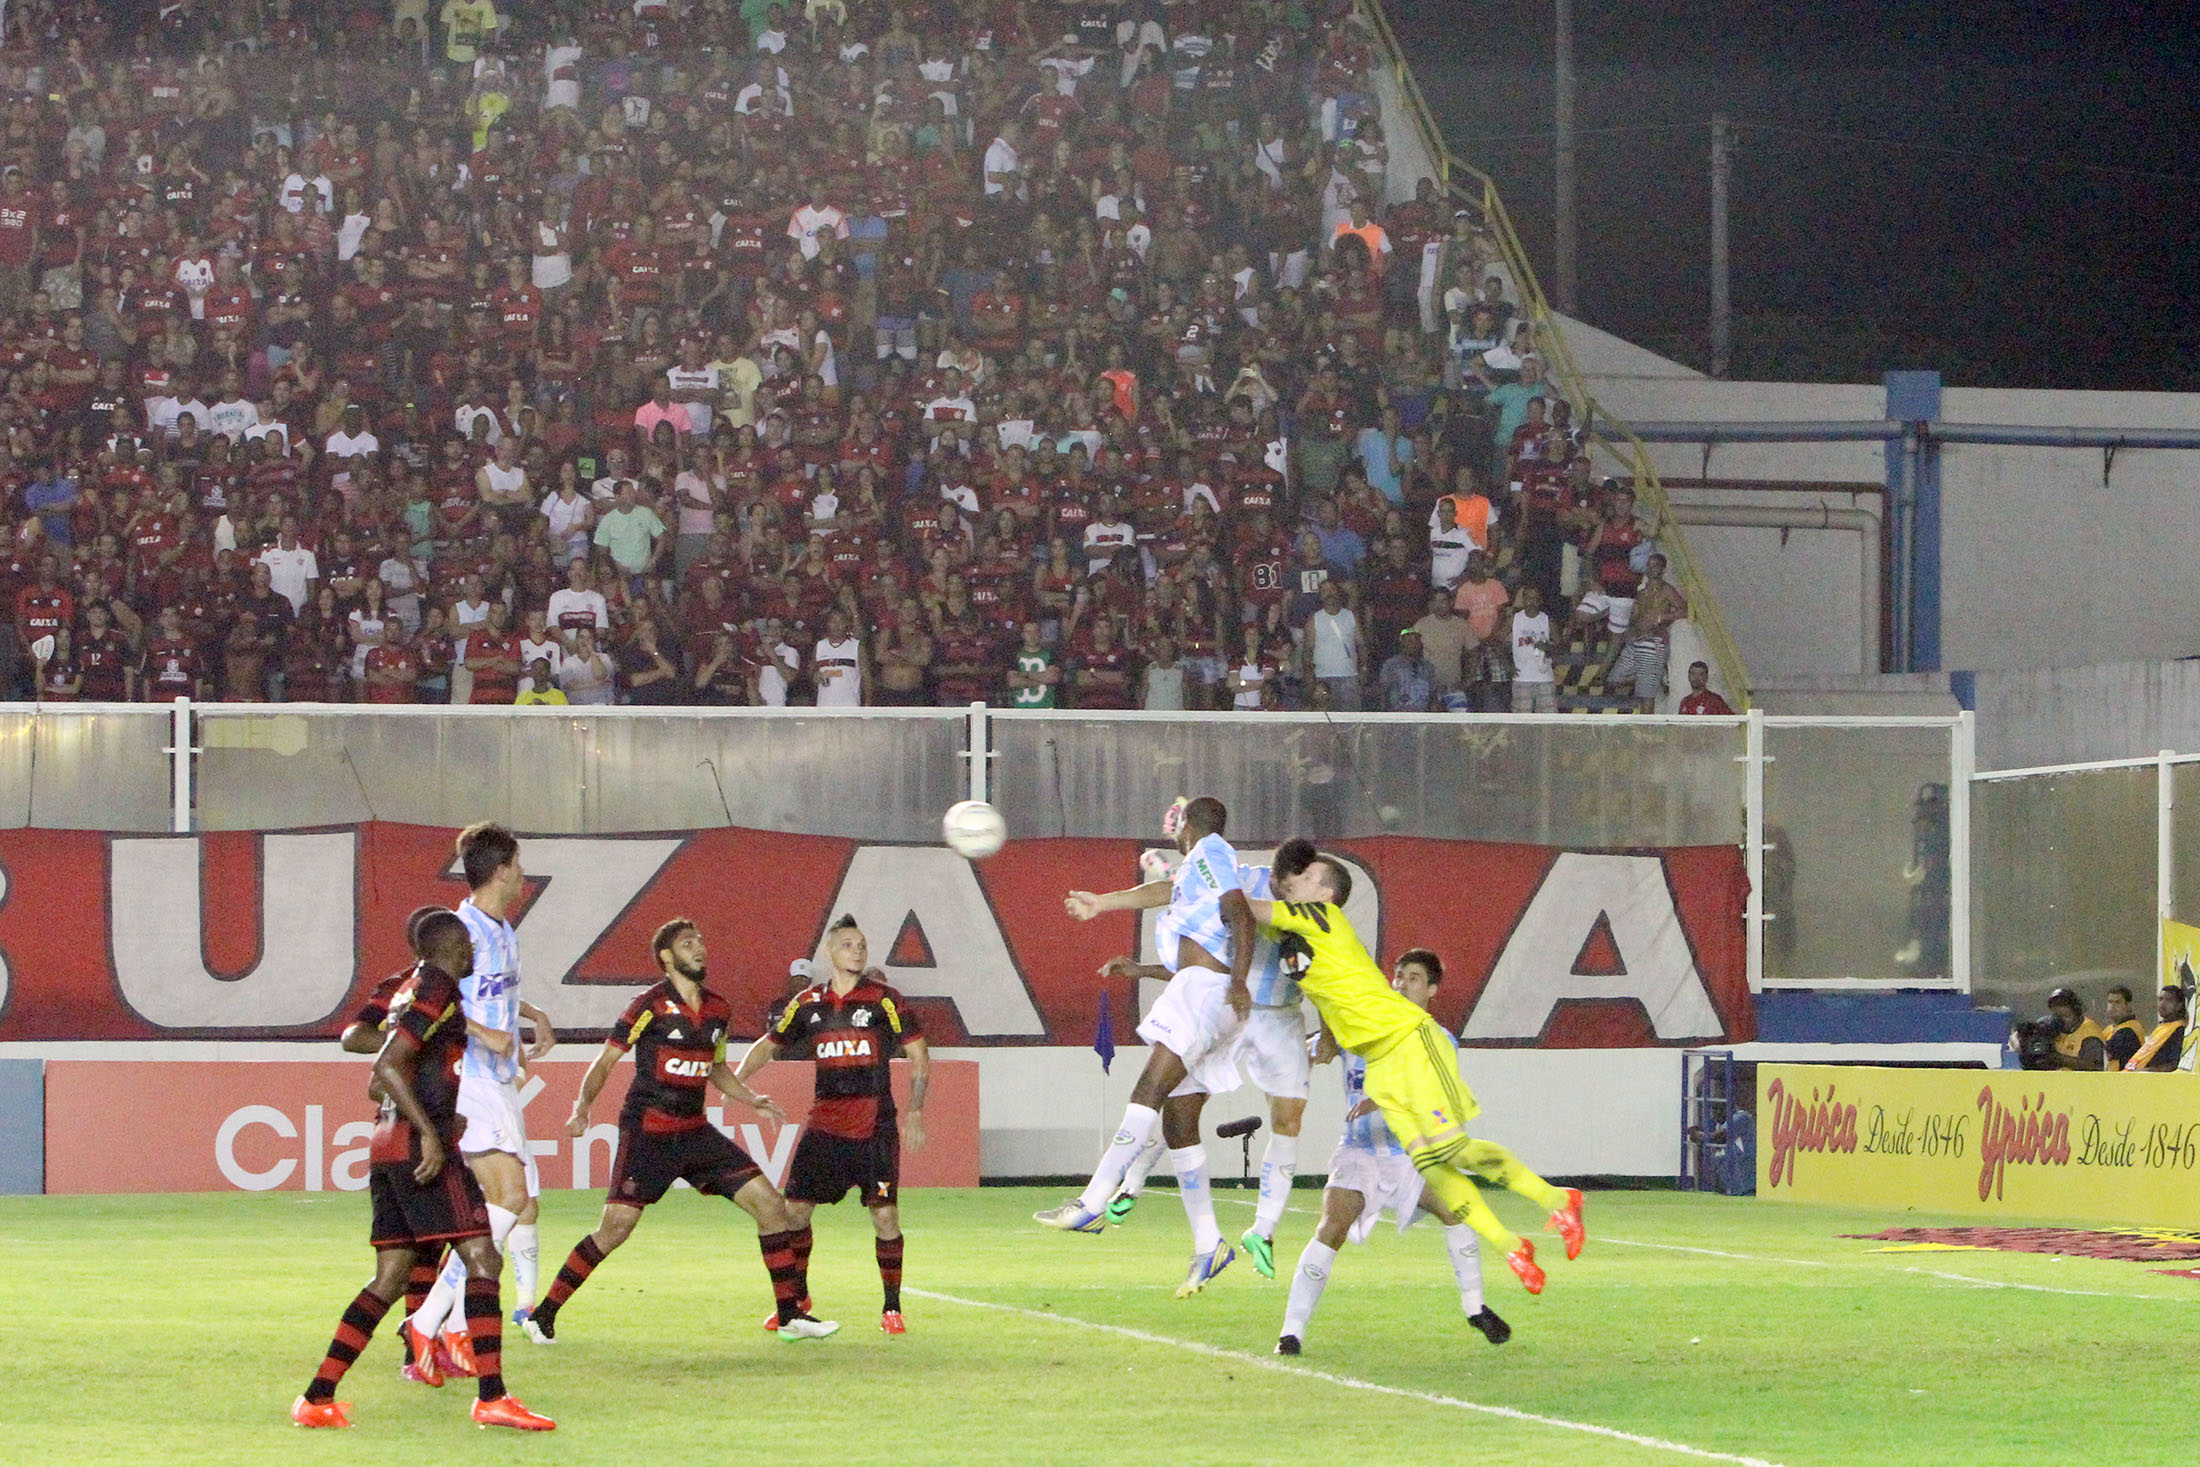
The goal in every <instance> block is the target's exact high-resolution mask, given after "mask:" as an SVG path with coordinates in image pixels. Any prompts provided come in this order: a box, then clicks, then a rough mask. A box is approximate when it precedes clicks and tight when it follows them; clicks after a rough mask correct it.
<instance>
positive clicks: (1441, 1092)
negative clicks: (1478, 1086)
mask: <svg viewBox="0 0 2200 1467" xmlns="http://www.w3.org/2000/svg"><path fill="white" fill-rule="evenodd" d="M1272 869H1273V871H1274V876H1275V890H1276V893H1277V895H1278V897H1279V898H1280V900H1277V901H1261V900H1256V899H1254V898H1250V897H1247V896H1246V895H1245V894H1244V893H1243V892H1240V891H1235V890H1232V891H1228V892H1225V893H1223V897H1222V915H1223V916H1224V918H1225V919H1227V918H1230V917H1231V916H1232V915H1233V913H1232V911H1231V908H1232V907H1233V906H1236V905H1238V904H1241V903H1242V904H1243V905H1244V907H1245V908H1246V909H1247V910H1249V911H1250V914H1251V916H1252V919H1253V921H1255V922H1257V923H1259V924H1260V925H1262V926H1263V927H1267V928H1270V929H1271V930H1273V931H1274V932H1275V934H1276V936H1277V939H1278V942H1279V944H1280V945H1281V947H1282V949H1283V954H1284V959H1285V962H1286V963H1287V964H1291V963H1293V960H1294V958H1295V959H1296V960H1297V962H1303V963H1304V964H1305V971H1304V972H1303V973H1301V974H1300V975H1299V988H1300V991H1301V992H1303V993H1304V994H1305V995H1306V997H1307V998H1308V999H1310V1000H1312V1002H1313V1005H1314V1008H1315V1011H1316V1012H1318V1013H1319V1014H1320V1015H1321V1019H1322V1026H1323V1027H1324V1028H1325V1029H1327V1030H1328V1032H1329V1034H1330V1036H1331V1037H1332V1038H1333V1039H1335V1041H1336V1043H1337V1047H1338V1048H1340V1049H1345V1050H1349V1051H1351V1052H1352V1053H1353V1054H1356V1055H1359V1056H1360V1057H1361V1058H1363V1059H1365V1060H1366V1061H1367V1098H1368V1099H1369V1100H1372V1101H1374V1102H1375V1104H1376V1106H1377V1108H1378V1109H1380V1110H1381V1111H1382V1113H1383V1119H1384V1120H1385V1121H1386V1122H1388V1123H1389V1125H1390V1130H1391V1134H1392V1135H1394V1136H1396V1137H1397V1138H1398V1143H1399V1144H1400V1145H1401V1146H1403V1147H1404V1148H1405V1149H1406V1154H1407V1155H1409V1156H1411V1157H1412V1158H1413V1165H1414V1166H1415V1167H1416V1168H1417V1169H1418V1170H1419V1171H1420V1173H1421V1176H1422V1177H1423V1178H1424V1179H1425V1180H1426V1181H1427V1183H1428V1187H1429V1190H1430V1191H1432V1192H1434V1193H1435V1194H1436V1195H1437V1197H1439V1198H1440V1199H1442V1201H1443V1202H1444V1204H1445V1205H1446V1206H1447V1207H1449V1208H1450V1209H1451V1210H1452V1211H1453V1212H1454V1213H1456V1214H1457V1215H1458V1216H1459V1217H1460V1218H1461V1219H1462V1220H1463V1221H1465V1222H1466V1223H1467V1225H1468V1226H1469V1227H1472V1228H1473V1229H1474V1230H1475V1231H1476V1232H1477V1233H1480V1234H1481V1235H1482V1236H1483V1237H1484V1238H1487V1239H1488V1240H1489V1241H1490V1242H1491V1243H1492V1244H1493V1245H1495V1247H1496V1248H1497V1251H1498V1252H1499V1253H1501V1254H1503V1255H1504V1256H1505V1262H1506V1264H1507V1265H1509V1266H1510V1267H1511V1269H1512V1271H1513V1273H1514V1275H1515V1276H1516V1277H1518V1278H1519V1280H1520V1282H1521V1283H1522V1285H1524V1286H1525V1287H1526V1288H1527V1290H1528V1292H1529V1293H1531V1294H1540V1293H1542V1292H1543V1270H1542V1268H1541V1267H1540V1266H1538V1265H1537V1263H1536V1261H1535V1245H1534V1244H1533V1243H1531V1242H1529V1241H1528V1240H1527V1239H1525V1238H1523V1237H1521V1236H1520V1235H1518V1234H1517V1233H1514V1232H1512V1231H1510V1230H1509V1229H1507V1228H1506V1227H1505V1225H1504V1224H1503V1223H1501V1222H1499V1221H1498V1220H1497V1215H1496V1214H1495V1213H1493V1212H1491V1211H1490V1209H1489V1206H1488V1204H1486V1203H1484V1202H1483V1201H1482V1194H1481V1192H1480V1190H1479V1189H1478V1188H1476V1186H1475V1185H1474V1182H1473V1180H1472V1179H1473V1178H1474V1177H1477V1176H1479V1177H1486V1178H1488V1179H1489V1180H1490V1181H1493V1182H1497V1183H1499V1184H1501V1185H1503V1186H1505V1187H1509V1188H1511V1189H1512V1190H1513V1191H1515V1192H1518V1193H1519V1194H1520V1195H1521V1196H1523V1197H1526V1198H1528V1199H1529V1200H1530V1201H1532V1202H1534V1203H1535V1204H1536V1205H1537V1206H1539V1207H1544V1208H1548V1209H1549V1210H1550V1213H1551V1226H1553V1227H1555V1228H1556V1229H1557V1230H1558V1232H1559V1236H1560V1237H1561V1238H1563V1239H1564V1240H1565V1244H1566V1256H1567V1257H1568V1258H1578V1257H1580V1256H1581V1245H1582V1243H1583V1241H1584V1240H1585V1239H1586V1237H1587V1234H1586V1232H1585V1231H1584V1230H1583V1227H1582V1222H1581V1194H1580V1193H1579V1192H1576V1191H1572V1190H1562V1189H1560V1188H1557V1187H1554V1186H1552V1185H1551V1184H1550V1183H1549V1182H1546V1181H1544V1180H1543V1179H1542V1178H1541V1177H1539V1176H1537V1175H1536V1174H1535V1173H1534V1172H1532V1171H1530V1170H1528V1168H1527V1167H1525V1166H1523V1165H1521V1163H1520V1160H1519V1158H1517V1157H1515V1156H1514V1155H1513V1154H1512V1153H1511V1152H1509V1151H1507V1150H1506V1149H1505V1148H1504V1147H1502V1146H1499V1145H1498V1144H1496V1143H1495V1142H1493V1141H1477V1140H1475V1139H1474V1138H1472V1137H1471V1136H1469V1135H1468V1134H1467V1132H1466V1125H1467V1122H1468V1121H1470V1120H1472V1119H1473V1118H1474V1117H1475V1116H1476V1115H1477V1114H1479V1113H1480V1111H1481V1107H1480V1106H1478V1105H1476V1104H1475V1102H1474V1096H1473V1095H1472V1094H1471V1093H1470V1092H1469V1091H1468V1089H1467V1086H1466V1082H1465V1081H1463V1080H1461V1079H1460V1078H1459V1062H1458V1058H1457V1053H1456V1051H1455V1050H1454V1049H1453V1047H1452V1042H1451V1037H1450V1036H1449V1035H1447V1034H1446V1033H1444V1031H1443V1030H1442V1029H1441V1028H1439V1027H1438V1026H1437V1023H1436V1020H1435V1019H1433V1018H1431V1017H1430V1016H1429V1014H1428V1013H1427V1011H1425V1010H1424V1009H1422V1008H1420V1007H1419V1006H1418V1005H1416V1004H1414V1003H1413V1002H1412V1001H1410V1000H1409V999H1407V998H1406V997H1405V996H1404V995H1402V994H1400V993H1399V992H1398V991H1397V990H1396V989H1394V988H1392V987H1391V986H1390V981H1389V979H1387V978H1386V977H1384V976H1383V970H1382V969H1380V968H1378V967H1376V966H1375V960H1374V959H1373V958H1371V957H1369V956H1368V952H1367V949H1366V948H1365V947H1363V946H1361V944H1360V939H1359V935H1358V934H1357V933H1355V932H1354V931H1353V930H1352V924H1351V923H1350V922H1349V921H1347V920H1346V918H1345V915H1344V903H1345V899H1346V898H1347V897H1349V896H1350V895H1351V893H1352V876H1351V873H1350V872H1348V871H1346V870H1345V868H1344V864H1343V863H1342V862H1340V861H1336V860H1333V859H1331V858H1330V857H1327V856H1324V855H1321V854H1319V853H1318V852H1316V851H1315V849H1314V846H1313V844H1312V842H1310V841H1306V840H1303V839H1302V840H1291V841H1286V842H1285V843H1284V844H1283V845H1282V846H1281V847H1280V848H1279V849H1278V850H1277V851H1276V856H1275V862H1274V865H1273V868H1272ZM1252 953H1253V944H1251V943H1239V944H1237V946H1236V949H1235V955H1234V956H1233V957H1232V959H1231V962H1232V964H1233V966H1234V967H1235V968H1236V970H1237V971H1236V972H1235V973H1233V975H1232V978H1233V981H1235V982H1243V981H1244V978H1245V969H1246V967H1247V965H1248V964H1249V963H1250V961H1251V958H1252Z"/></svg>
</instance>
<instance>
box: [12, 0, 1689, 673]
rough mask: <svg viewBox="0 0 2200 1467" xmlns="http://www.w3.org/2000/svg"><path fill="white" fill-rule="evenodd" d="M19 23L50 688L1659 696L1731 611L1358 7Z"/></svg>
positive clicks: (1044, 5)
mask: <svg viewBox="0 0 2200 1467" xmlns="http://www.w3.org/2000/svg"><path fill="white" fill-rule="evenodd" d="M6 26H7V49H6V52H5V63H6V68H5V97H4V99H0V108H4V113H0V321H4V323H5V324H4V326H0V373H4V378H5V383H6V386H5V390H4V392H0V423H4V426H5V432H6V451H5V453H4V454H0V495H4V501H0V502H4V505H5V510H4V513H5V516H6V527H7V530H8V533H9V543H8V555H7V557H6V558H5V560H4V561H0V575H4V576H5V578H6V582H7V584H6V587H5V591H6V596H7V598H8V600H7V604H9V605H11V606H12V607H13V609H14V612H15V615H14V618H13V625H12V627H11V628H9V632H10V634H11V635H10V636H8V637H6V638H4V639H0V641H5V643H6V645H5V646H4V648H0V679H4V680H5V681H6V682H7V683H8V684H9V685H10V687H9V691H10V692H11V693H12V695H13V696H25V695H29V694H30V693H32V692H33V690H34V689H35V691H36V693H37V695H38V696H40V697H43V698H46V699H57V700H58V699H124V698H136V699H143V700H167V699H170V698H173V697H176V696H179V695H181V696H189V697H195V698H221V699H228V700H235V701H262V700H269V699H277V700H287V701H362V702H370V703H396V702H443V701H447V700H448V701H458V702H472V703H477V704H478V703H504V704H509V703H513V702H515V701H517V702H521V703H534V702H567V703H572V704H603V703H612V702H619V703H636V704H678V703H696V704H718V705H725V704H745V703H762V704H778V703H807V702H815V703H818V704H824V705H832V704H849V703H857V702H862V703H878V704H929V703H940V704H957V703H964V702H968V701H971V700H976V699H985V700H988V701H991V702H995V703H999V704H1005V705H1009V706H1015V707H1049V706H1063V707H1072V708H1132V707H1148V708H1178V707H1184V708H1230V707H1236V708H1246V709H1251V708H1306V707H1317V708H1331V709H1336V710H1346V709H1353V708H1389V709H1430V708H1435V709H1445V708H1450V709H1466V708H1485V709H1502V708H1515V707H1517V708H1525V709H1541V708H1547V707H1551V706H1555V701H1554V695H1553V689H1554V684H1553V668H1552V653H1553V650H1554V648H1556V647H1558V646H1560V645H1563V644H1567V643H1568V642H1569V640H1570V639H1573V638H1580V639H1582V640H1584V641H1585V642H1586V643H1587V644H1588V645H1589V646H1590V648H1591V649H1592V652H1591V660H1592V661H1595V662H1598V663H1599V673H1600V676H1601V678H1602V682H1603V685H1604V686H1605V688H1606V689H1607V690H1616V691H1617V693H1618V694H1619V696H1620V697H1621V698H1622V699H1625V698H1626V697H1627V696H1628V694H1629V693H1630V692H1632V693H1633V694H1634V695H1635V696H1636V697H1637V698H1641V699H1645V700H1646V699H1647V698H1650V697H1654V696H1656V694H1657V691H1658V688H1659V683H1660V679H1661V678H1662V674H1663V670H1664V663H1665V636H1666V631H1667V628H1669V627H1670V626H1671V624H1672V623H1673V622H1674V621H1675V620H1676V619H1678V618H1679V617H1682V616H1684V615H1685V614H1686V604H1685V602H1684V601H1683V600H1682V598H1681V596H1680V593H1679V592H1678V591H1677V590H1676V589H1675V588H1674V587H1673V586H1671V585H1670V584H1668V583H1667V582H1666V581H1665V579H1664V576H1663V563H1662V561H1661V560H1659V559H1658V558H1656V557H1655V556H1654V554H1653V553H1652V552H1653V551H1654V544H1653V542H1652V541H1651V540H1650V538H1649V532H1648V527H1647V526H1645V525H1644V524H1643V523H1641V522H1640V521H1639V520H1638V519H1637V518H1636V515H1635V510H1634V506H1633V503H1632V496H1631V495H1630V494H1628V492H1627V491H1626V490H1624V489H1622V488H1606V487H1603V486H1600V485H1598V484H1596V483H1595V482H1593V481H1592V479H1591V476H1590V467H1589V463H1588V460H1587V458H1586V457H1585V456H1584V454H1583V451H1582V443H1581V435H1580V433H1579V431H1578V428H1577V426H1576V424H1575V423H1574V421H1573V416H1572V414H1571V412H1570V411H1569V405H1568V404H1567V403H1566V402H1565V401H1564V400H1563V399H1562V398H1560V397H1558V396H1556V395H1555V394H1554V393H1553V392H1552V391H1551V390H1550V389H1549V388H1548V386H1547V385H1546V382H1545V378H1544V373H1543V370H1542V364H1541V362H1540V361H1539V359H1538V356H1537V354H1536V351H1535V342H1534V340H1533V333H1532V331H1531V330H1530V329H1529V327H1528V325H1527V323H1526V322H1525V321H1524V320H1523V319H1522V313H1521V312H1520V310H1519V309H1518V306H1517V304H1516V301H1515V299H1513V298H1512V297H1514V296H1516V294H1517V292H1514V291H1513V290H1512V289H1511V287H1510V283H1509V278H1508V276H1507V275H1506V274H1505V273H1504V272H1503V270H1502V267H1501V266H1499V267H1496V268H1492V267H1493V265H1495V262H1496V260H1497V251H1496V250H1495V249H1494V248H1493V247H1492V245H1491V243H1490V241H1489V238H1488V236H1487V234H1486V233H1485V232H1484V231H1483V229H1482V224H1481V221H1480V220H1479V219H1478V218H1477V217H1476V216H1474V215H1473V214H1472V213H1471V212H1465V211H1461V212H1455V211H1454V210H1453V208H1452V206H1451V204H1450V203H1449V202H1448V201H1440V199H1439V197H1438V195H1437V191H1436V190H1435V189H1434V188H1433V187H1432V186H1431V185H1430V184H1428V183H1427V182H1425V181H1424V183H1423V184H1422V186H1421V188H1420V189H1419V191H1418V195H1417V197H1415V198H1413V199H1412V200H1410V201H1407V202H1401V203H1397V204H1394V205H1390V206H1387V207H1386V206H1385V205H1384V203H1383V194H1384V179H1385V174H1386V170H1387V169H1388V167H1389V159H1388V154H1387V150H1386V146H1385V141H1384V133H1383V127H1382V119H1381V116H1380V108H1379V106H1378V105H1377V102H1376V94H1375V90H1374V87H1373V86H1372V84H1371V75H1370V68H1371V67H1372V66H1373V65H1374V64H1375V63H1374V57H1373V51H1372V49H1371V45H1370V38H1369V36H1368V34H1367V32H1366V31H1365V30H1364V28H1363V23H1362V21H1361V20H1360V18H1359V17H1358V16H1357V15H1356V13H1355V12H1354V10H1353V8H1352V6H1351V5H1350V3H1349V0H1284V3H1265V0H1128V3H1102V0H1093V3H1070V4H1057V3H1052V0H1025V3H1009V0H1002V3H989V0H930V3H927V0H908V3H897V4H878V3H868V0H846V3H842V0H808V3H802V0H793V3H787V4H777V3H774V4H764V3H758V0H738V3H736V0H621V3H618V4H611V3H608V0H563V3H559V0H544V3H539V4H536V3H530V4H527V5H525V6H519V5H513V6H511V7H510V9H509V11H508V12H506V13H501V14H500V13H499V12H498V11H497V10H496V9H494V8H493V6H492V5H491V4H490V3H489V0H443V3H441V4H440V6H439V7H438V8H434V9H432V10H431V9H430V7H429V6H428V5H427V4H426V3H425V0H397V3H395V4H394V5H383V4H372V3H349V0H347V3H338V0H322V3H315V0H265V3H260V4H254V3H250V0H227V3H216V0H196V3H194V0H159V3H158V4H157V5H154V4H146V5H144V6H142V7H132V6H128V5H115V6H99V5H85V4H74V3H59V0H14V3H12V4H11V5H9V6H8V9H7V12H6ZM1562 592H1566V593H1569V594H1566V595H1564V596H1562V594H1561V593H1562Z"/></svg>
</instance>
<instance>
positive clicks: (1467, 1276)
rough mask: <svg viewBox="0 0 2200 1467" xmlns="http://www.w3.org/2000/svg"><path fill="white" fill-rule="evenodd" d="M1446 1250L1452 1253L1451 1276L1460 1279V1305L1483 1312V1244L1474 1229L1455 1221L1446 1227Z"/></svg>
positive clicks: (1468, 1309) (1468, 1310)
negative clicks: (1475, 1234)
mask: <svg viewBox="0 0 2200 1467" xmlns="http://www.w3.org/2000/svg"><path fill="white" fill-rule="evenodd" d="M1444 1250H1445V1251H1446V1252H1448V1253H1449V1254H1451V1276H1452V1277H1453V1278H1455V1279H1457V1280H1458V1281H1459V1307H1460V1308H1461V1309H1464V1310H1465V1311H1466V1312H1467V1313H1469V1314H1480V1313H1481V1312H1482V1244H1481V1240H1479V1239H1478V1238H1476V1237H1475V1236H1474V1229H1473V1228H1470V1227H1468V1226H1467V1225H1466V1224H1465V1223H1455V1224H1453V1225H1452V1226H1451V1227H1448V1228H1446V1229H1444Z"/></svg>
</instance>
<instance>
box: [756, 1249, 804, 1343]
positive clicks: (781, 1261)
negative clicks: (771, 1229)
mask: <svg viewBox="0 0 2200 1467" xmlns="http://www.w3.org/2000/svg"><path fill="white" fill-rule="evenodd" d="M801 1231H802V1236H804V1237H805V1238H806V1237H807V1236H808V1234H809V1231H810V1230H809V1229H808V1228H804V1229H802V1230H801ZM795 1238H796V1234H795V1233H792V1232H781V1233H758V1234H757V1235H756V1246H757V1247H758V1248H760V1249H762V1250H763V1253H764V1270H765V1272H767V1273H769V1274H770V1275H771V1276H772V1302H773V1303H775V1304H776V1305H778V1306H779V1322H780V1323H781V1324H785V1323H786V1322H787V1321H788V1320H790V1319H792V1318H794V1317H795V1316H796V1315H797V1314H800V1313H801V1312H802V1276H803V1272H804V1270H803V1268H802V1265H801V1263H800V1262H799V1261H798V1259H797V1257H796V1253H795ZM803 1251H804V1252H807V1251H808V1250H807V1249H804V1250H803Z"/></svg>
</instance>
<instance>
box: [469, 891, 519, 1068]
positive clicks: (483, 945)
mask: <svg viewBox="0 0 2200 1467" xmlns="http://www.w3.org/2000/svg"><path fill="white" fill-rule="evenodd" d="M458 920H459V921H461V922H464V923H465V924H466V933H467V935H468V936H469V937H471V938H473V940H474V971H473V972H472V973H470V974H468V975H467V976H466V977H464V978H462V979H460V980H459V984H458V998H459V1003H460V1005H461V1006H462V1007H463V1008H464V1009H465V1011H466V1017H467V1018H468V1019H470V1020H472V1021H473V1022H474V1023H476V1024H479V1025H480V1026H481V1027H482V1028H484V1029H501V1030H503V1031H504V1032H505V1033H507V1034H509V1035H511V1036H512V1047H511V1051H510V1052H509V1053H507V1054H498V1053H497V1052H496V1051H495V1050H493V1049H491V1048H489V1046H488V1045H486V1044H483V1043H482V1042H481V1041H480V1040H479V1039H477V1038H475V1037H473V1036H471V1035H469V1036H467V1039H466V1057H465V1059H464V1060H463V1061H461V1063H460V1066H459V1073H460V1074H461V1075H471V1076H473V1077H475V1078H477V1079H483V1080H495V1081H497V1082H499V1083H501V1084H511V1083H513V1082H515V1081H517V1080H518V1079H519V1054H520V1048H519V935H518V934H517V933H515V932H514V931H513V930H512V924H511V923H509V922H507V921H505V920H503V919H502V918H501V917H492V916H490V915H489V914H488V913H487V912H484V911H482V910H481V908H479V907H477V906H475V905H474V901H473V898H472V897H468V898H467V899H466V900H465V901H462V902H460V903H459V904H458Z"/></svg>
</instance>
